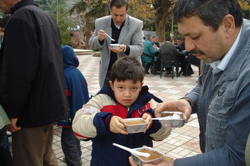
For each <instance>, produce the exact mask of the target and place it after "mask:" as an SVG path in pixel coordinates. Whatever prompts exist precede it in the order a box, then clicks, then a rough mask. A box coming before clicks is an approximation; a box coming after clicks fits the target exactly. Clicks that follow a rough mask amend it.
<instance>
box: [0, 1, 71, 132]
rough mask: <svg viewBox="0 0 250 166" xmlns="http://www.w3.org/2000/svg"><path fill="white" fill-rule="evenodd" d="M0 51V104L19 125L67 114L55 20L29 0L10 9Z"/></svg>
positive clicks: (51, 120) (41, 122)
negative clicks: (16, 119)
mask: <svg viewBox="0 0 250 166" xmlns="http://www.w3.org/2000/svg"><path fill="white" fill-rule="evenodd" d="M11 14H12V15H11V17H10V19H9V21H8V23H7V25H6V27H5V35H4V40H3V45H2V50H1V52H0V92H1V95H0V99H1V100H0V104H2V106H3V107H4V109H5V111H6V112H7V114H8V116H9V117H10V118H18V122H17V125H19V126H21V127H39V126H44V125H47V124H51V123H54V122H57V121H58V120H60V119H64V118H66V117H67V111H68V105H67V99H66V94H65V84H64V73H63V59H62V52H61V38H60V33H59V29H58V26H57V24H56V22H55V20H54V19H53V18H52V17H51V16H50V15H49V14H48V13H46V12H44V11H42V10H41V9H39V8H38V7H37V6H36V5H35V4H34V2H33V1H32V0H22V1H20V2H18V3H17V4H16V5H15V6H14V7H13V8H11Z"/></svg>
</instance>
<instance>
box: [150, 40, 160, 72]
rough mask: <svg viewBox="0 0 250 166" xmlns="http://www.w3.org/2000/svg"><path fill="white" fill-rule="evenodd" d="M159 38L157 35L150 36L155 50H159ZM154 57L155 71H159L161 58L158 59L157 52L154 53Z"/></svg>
mask: <svg viewBox="0 0 250 166" xmlns="http://www.w3.org/2000/svg"><path fill="white" fill-rule="evenodd" d="M158 40H159V37H158V36H157V35H153V36H152V43H153V47H154V48H155V49H157V50H159V48H160V43H159V42H158ZM154 56H155V57H156V58H157V60H156V62H155V71H160V70H161V58H160V57H159V52H157V53H155V54H154Z"/></svg>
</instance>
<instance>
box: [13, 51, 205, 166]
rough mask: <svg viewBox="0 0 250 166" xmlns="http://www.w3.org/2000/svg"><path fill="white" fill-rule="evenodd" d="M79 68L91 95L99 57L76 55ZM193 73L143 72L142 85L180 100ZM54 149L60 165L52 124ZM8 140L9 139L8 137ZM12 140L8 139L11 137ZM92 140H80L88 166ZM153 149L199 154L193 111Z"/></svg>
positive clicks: (189, 86) (57, 130)
mask: <svg viewBox="0 0 250 166" xmlns="http://www.w3.org/2000/svg"><path fill="white" fill-rule="evenodd" d="M78 58H79V61H80V66H79V70H80V71H81V72H82V73H83V75H84V76H85V78H86V80H87V82H88V89H89V93H90V95H94V94H96V93H97V92H98V90H99V84H98V69H99V66H98V65H99V60H100V57H93V56H92V55H78ZM192 68H193V70H194V72H195V73H194V74H193V75H192V76H189V77H185V76H183V75H181V76H180V77H174V79H172V78H171V77H165V76H162V78H160V75H159V74H157V75H152V74H146V75H145V79H144V84H145V85H148V87H149V91H150V92H151V93H153V94H154V95H156V96H157V97H159V98H161V99H162V100H163V101H167V100H172V99H179V98H181V97H183V96H184V95H185V94H186V93H187V92H189V91H190V90H191V89H192V88H193V87H194V86H195V85H196V80H197V78H198V68H197V67H195V66H192ZM54 127H55V129H54V140H53V149H54V151H55V154H56V156H57V159H58V163H59V166H66V164H65V163H63V162H62V159H63V156H64V155H63V152H62V149H61V142H60V139H61V137H60V136H61V128H60V127H57V126H56V125H55V126H54ZM10 139H11V138H10ZM10 143H11V140H10ZM91 145H92V143H91V141H87V142H84V141H82V142H81V147H82V161H83V164H82V165H83V166H89V165H90V160H91V149H92V146H91ZM154 148H155V149H157V150H159V151H161V152H163V153H165V154H166V155H167V156H169V157H172V158H175V159H176V158H182V157H188V156H193V155H196V154H199V153H201V152H200V149H199V125H198V122H197V116H196V114H194V115H192V116H191V118H190V119H189V120H188V122H187V123H186V124H185V125H184V126H183V127H181V128H174V129H173V130H172V133H171V135H170V136H169V137H168V138H166V139H165V140H163V141H159V142H154Z"/></svg>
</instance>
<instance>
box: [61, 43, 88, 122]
mask: <svg viewBox="0 0 250 166" xmlns="http://www.w3.org/2000/svg"><path fill="white" fill-rule="evenodd" d="M62 55H63V67H64V78H65V89H66V95H67V98H68V102H69V106H70V112H69V114H68V117H67V118H66V119H63V120H61V121H59V123H58V125H59V126H63V127H71V126H72V120H73V119H74V116H75V113H76V111H77V110H79V109H80V108H82V106H83V105H84V104H85V103H87V102H88V101H89V92H88V87H87V82H86V80H85V78H84V76H83V75H82V73H81V72H80V71H79V70H78V69H77V67H78V65H79V60H78V58H77V57H76V55H75V53H74V50H73V49H72V48H71V47H70V46H63V47H62Z"/></svg>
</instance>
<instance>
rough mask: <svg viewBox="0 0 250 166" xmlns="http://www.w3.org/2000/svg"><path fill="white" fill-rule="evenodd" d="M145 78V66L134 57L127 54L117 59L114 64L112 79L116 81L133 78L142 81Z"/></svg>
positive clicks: (135, 80) (134, 80)
mask: <svg viewBox="0 0 250 166" xmlns="http://www.w3.org/2000/svg"><path fill="white" fill-rule="evenodd" d="M143 79H144V68H143V66H142V65H141V63H140V62H138V61H137V60H136V59H135V58H134V57H130V56H125V57H122V58H119V59H118V60H116V62H115V63H114V64H113V65H112V68H111V74H110V80H111V81H112V82H114V81H115V80H117V81H119V82H120V81H126V80H133V82H134V83H136V82H137V81H140V82H142V81H143Z"/></svg>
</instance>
